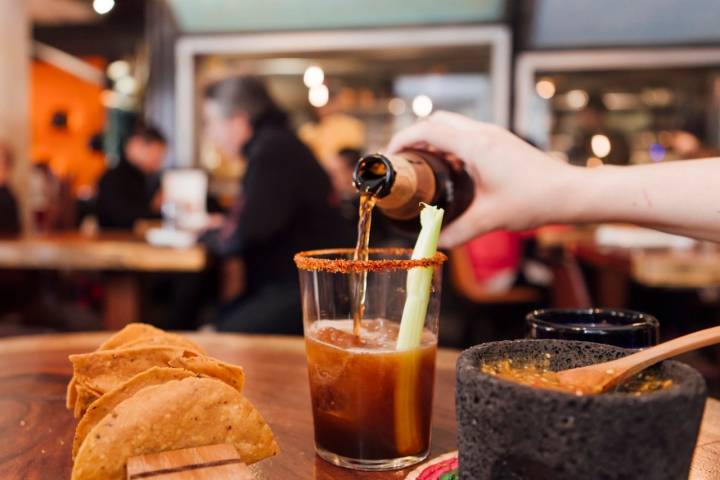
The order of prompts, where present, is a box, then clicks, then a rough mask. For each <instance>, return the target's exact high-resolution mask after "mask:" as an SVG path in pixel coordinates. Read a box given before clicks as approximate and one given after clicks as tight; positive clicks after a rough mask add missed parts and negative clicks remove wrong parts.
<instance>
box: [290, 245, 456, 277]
mask: <svg viewBox="0 0 720 480" xmlns="http://www.w3.org/2000/svg"><path fill="white" fill-rule="evenodd" d="M354 251H355V250H354V249H352V248H331V249H325V250H309V251H306V252H300V253H297V254H296V255H295V257H294V260H295V265H297V267H298V268H299V269H301V270H310V271H318V270H320V271H323V272H330V273H361V272H388V271H392V270H409V269H411V268H416V267H437V266H440V265H442V264H443V263H444V262H445V261H446V260H447V256H445V254H444V253H442V252H436V253H435V255H433V256H432V257H428V258H418V259H409V258H408V259H399V258H391V259H381V260H352V259H349V258H348V259H345V258H333V259H330V258H317V257H318V256H320V255H329V254H339V255H341V254H348V255H352V254H353V252H354ZM368 252H369V253H381V254H388V255H403V254H404V255H408V256H409V255H411V254H412V250H410V249H406V248H370V249H369V250H368Z"/></svg>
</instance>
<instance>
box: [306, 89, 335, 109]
mask: <svg viewBox="0 0 720 480" xmlns="http://www.w3.org/2000/svg"><path fill="white" fill-rule="evenodd" d="M329 99H330V91H329V90H328V87H327V86H326V85H322V84H321V85H315V86H313V87H310V90H308V101H309V102H310V105H312V106H313V107H316V108H319V107H324V106H325V105H327V103H328V100H329Z"/></svg>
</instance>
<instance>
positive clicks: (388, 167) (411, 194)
mask: <svg viewBox="0 0 720 480" xmlns="http://www.w3.org/2000/svg"><path fill="white" fill-rule="evenodd" d="M353 180H354V182H355V186H356V188H357V189H358V190H359V191H360V192H367V193H371V194H373V195H375V196H377V197H378V201H377V207H378V208H380V209H381V210H382V211H383V213H384V214H385V215H386V216H387V217H390V218H392V219H396V220H410V219H413V218H415V217H417V216H418V214H419V207H418V206H419V204H420V203H421V202H424V203H433V201H434V199H435V195H436V191H437V185H436V178H435V174H434V172H433V169H432V167H431V165H430V163H429V162H428V161H427V160H425V158H424V157H423V152H415V151H410V150H407V151H402V152H400V153H398V154H395V155H389V156H385V155H382V154H373V155H368V156H366V157H363V158H361V159H360V162H358V165H357V166H356V168H355V172H354V174H353Z"/></svg>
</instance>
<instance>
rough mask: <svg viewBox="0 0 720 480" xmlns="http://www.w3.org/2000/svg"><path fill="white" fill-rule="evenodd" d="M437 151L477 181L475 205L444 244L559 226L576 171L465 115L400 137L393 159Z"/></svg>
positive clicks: (437, 119) (447, 232)
mask: <svg viewBox="0 0 720 480" xmlns="http://www.w3.org/2000/svg"><path fill="white" fill-rule="evenodd" d="M412 147H414V148H426V149H427V148H428V147H429V148H435V149H437V150H440V151H443V152H445V153H446V154H447V155H449V156H450V158H453V157H456V158H457V159H460V160H461V161H462V162H464V164H465V168H466V169H467V171H468V173H469V174H470V176H471V177H472V179H473V180H474V181H475V186H476V187H475V188H476V190H475V199H474V200H473V203H472V204H471V205H470V206H469V207H468V209H467V211H465V213H464V214H462V215H461V216H460V217H459V218H458V219H456V220H455V221H454V222H453V223H452V224H450V225H448V226H447V227H445V229H444V230H443V232H442V234H441V236H440V243H441V244H442V246H444V247H453V246H456V245H459V244H462V243H465V242H466V241H468V240H470V239H472V238H474V237H476V236H478V235H480V234H482V233H485V232H489V231H491V230H497V229H509V230H523V229H527V228H533V227H537V226H539V225H542V224H544V223H549V222H552V221H557V218H556V217H553V215H555V214H556V213H557V208H559V207H560V206H561V205H562V202H563V201H567V199H566V198H564V195H563V190H562V188H560V187H561V186H562V185H564V184H566V182H567V177H568V176H569V175H571V174H572V173H574V171H575V170H577V169H576V168H575V167H571V166H569V165H567V164H565V163H563V162H561V161H559V160H556V159H554V158H552V157H550V156H549V155H547V154H546V153H544V152H542V151H540V150H538V149H537V148H535V147H533V146H531V145H530V144H528V143H527V142H525V141H523V140H522V139H520V138H519V137H517V136H515V135H513V134H512V133H510V132H509V131H507V130H505V129H503V128H501V127H498V126H496V125H491V124H487V123H482V122H478V121H475V120H472V119H470V118H467V117H463V116H462V115H458V114H455V113H449V112H437V113H435V114H433V115H431V116H430V117H428V118H427V119H426V120H422V121H420V122H418V123H416V124H415V125H413V126H411V127H409V128H406V129H405V130H402V131H400V132H398V133H397V134H396V135H395V136H394V137H393V139H392V141H391V142H390V144H389V145H388V153H395V152H398V151H400V150H402V149H404V148H412Z"/></svg>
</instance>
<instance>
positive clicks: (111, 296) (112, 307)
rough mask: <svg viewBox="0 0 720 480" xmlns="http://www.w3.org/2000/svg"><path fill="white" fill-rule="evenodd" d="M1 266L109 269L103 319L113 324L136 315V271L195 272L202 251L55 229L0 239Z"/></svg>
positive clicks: (109, 325) (128, 235) (126, 234)
mask: <svg viewBox="0 0 720 480" xmlns="http://www.w3.org/2000/svg"><path fill="white" fill-rule="evenodd" d="M0 268H4V269H15V270H22V269H32V270H78V271H105V272H112V273H111V274H109V275H108V277H107V278H106V279H105V282H104V284H105V291H106V292H105V297H106V298H105V306H104V312H103V323H104V324H105V326H106V327H107V328H109V329H118V328H121V327H123V326H124V325H125V324H127V323H130V322H135V321H138V319H139V310H140V306H139V305H140V300H139V297H140V292H139V290H140V289H139V287H138V283H137V275H136V273H137V272H197V271H200V270H202V269H204V268H205V251H204V249H203V248H202V247H190V248H182V249H175V248H164V247H156V246H153V245H150V244H148V243H147V242H145V241H144V240H143V239H142V238H141V237H138V236H136V235H135V234H133V233H132V232H118V233H102V234H99V235H92V236H86V235H81V234H80V233H76V232H72V233H59V234H52V235H42V236H31V237H20V238H4V239H0Z"/></svg>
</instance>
